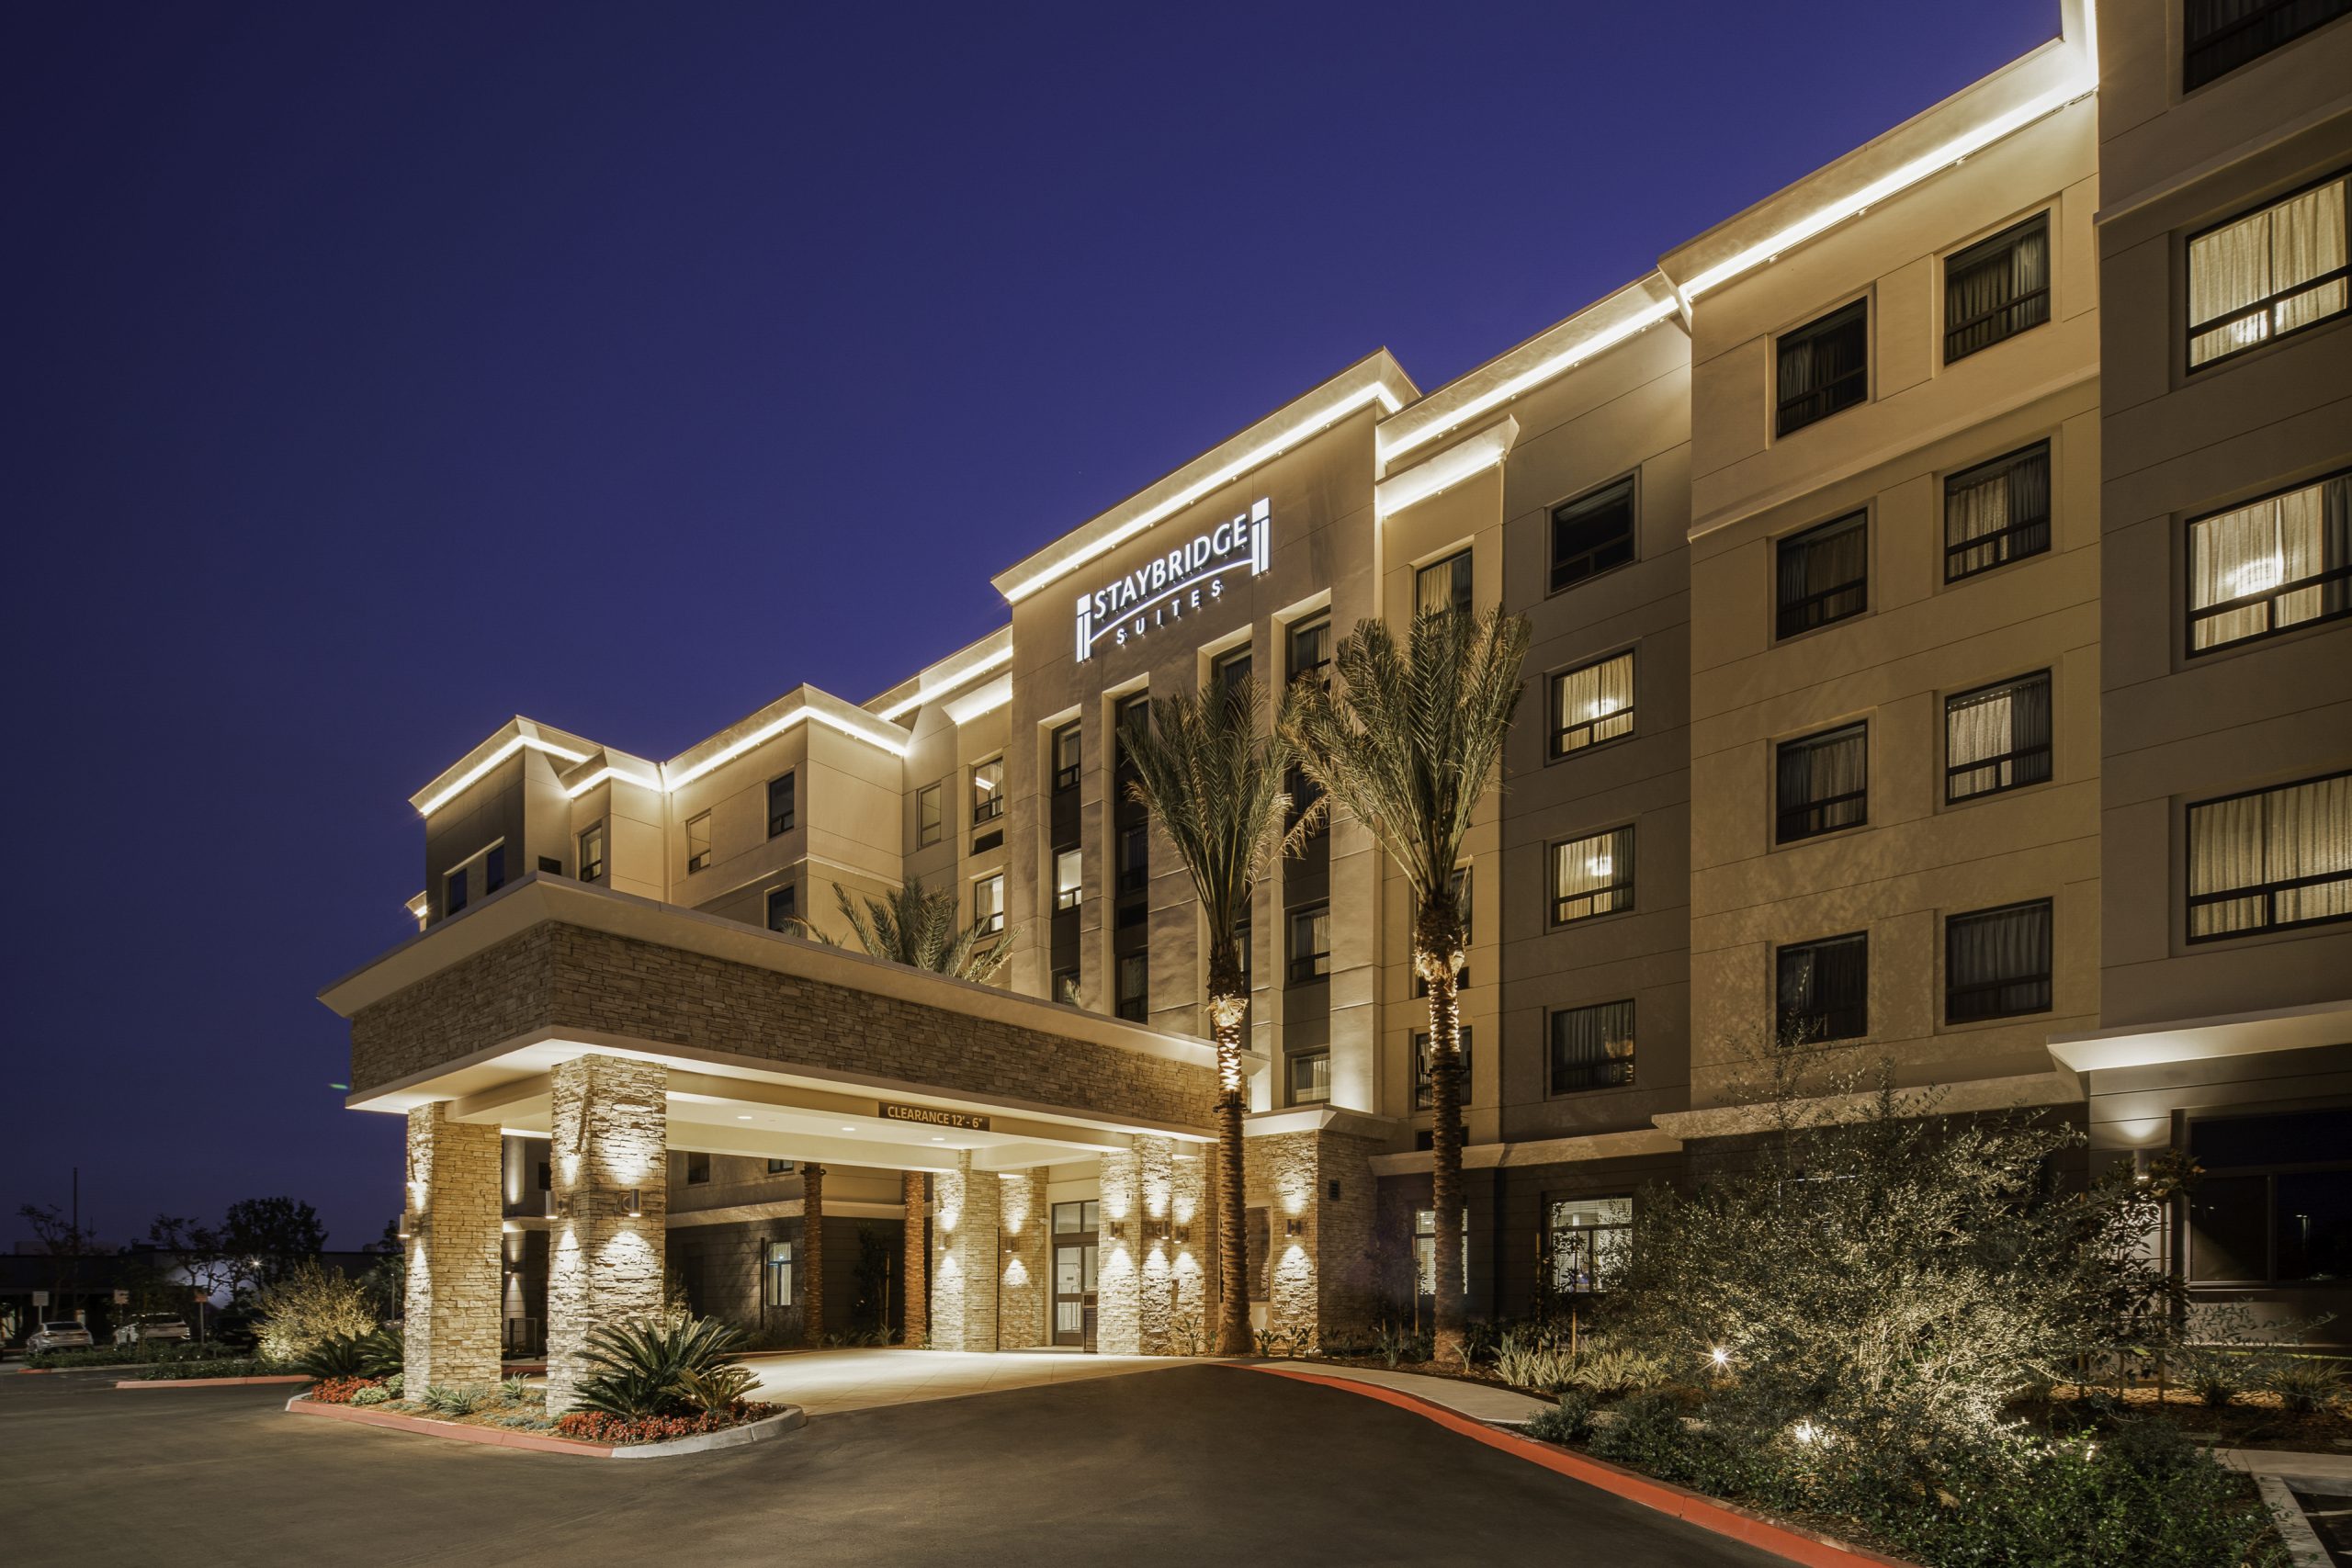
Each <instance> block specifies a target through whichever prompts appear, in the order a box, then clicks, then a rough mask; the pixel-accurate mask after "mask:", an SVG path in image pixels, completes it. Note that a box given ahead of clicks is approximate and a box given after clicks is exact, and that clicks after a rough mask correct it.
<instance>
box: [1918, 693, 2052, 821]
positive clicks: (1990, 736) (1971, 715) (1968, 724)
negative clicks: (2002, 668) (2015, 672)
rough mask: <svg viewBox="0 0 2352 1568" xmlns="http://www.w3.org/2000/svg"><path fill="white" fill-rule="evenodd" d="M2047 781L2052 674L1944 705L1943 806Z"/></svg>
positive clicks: (1956, 696) (1951, 699)
mask: <svg viewBox="0 0 2352 1568" xmlns="http://www.w3.org/2000/svg"><path fill="white" fill-rule="evenodd" d="M2049 777H2050V671H2047V670H2037V671H2034V672H2033V673H2032V674H2030V675H2020V676H2018V678H2017V679H2016V680H2014V681H2003V682H1998V683H1997V684H1995V685H1990V686H1979V687H1977V688H1976V689H1975V690H1974V691H1972V692H1960V693H1956V694H1953V695H1951V696H1949V697H1946V698H1945V699H1944V800H1945V802H1946V803H1947V804H1951V803H1952V802H1956V801H1962V800H1973V799H1974V798H1975V797H1976V796H1978V795H1998V794H1999V793H2000V792H2001V791H2003V790H2005V789H2020V788H2023V787H2024V786H2025V785H2027V784H2041V782H2042V781H2043V780H2045V779H2047V778H2049Z"/></svg>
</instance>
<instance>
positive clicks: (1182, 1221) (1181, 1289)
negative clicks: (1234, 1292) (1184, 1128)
mask: <svg viewBox="0 0 2352 1568" xmlns="http://www.w3.org/2000/svg"><path fill="white" fill-rule="evenodd" d="M1135 1151H1136V1152H1135V1160H1136V1200H1137V1210H1138V1213H1139V1215H1140V1219H1141V1233H1142V1235H1141V1244H1140V1246H1139V1247H1138V1248H1137V1250H1136V1277H1137V1286H1138V1288H1137V1292H1136V1296H1137V1302H1136V1307H1137V1318H1138V1330H1137V1334H1136V1341H1137V1346H1138V1348H1140V1349H1141V1350H1142V1352H1143V1353H1144V1354H1145V1355H1147V1356H1180V1355H1184V1354H1186V1353H1188V1352H1190V1351H1193V1350H1194V1349H1196V1348H1206V1346H1207V1342H1208V1340H1209V1338H1210V1335H1209V1326H1210V1325H1209V1324H1208V1321H1207V1319H1206V1317H1205V1315H1204V1307H1205V1305H1206V1299H1207V1298H1206V1290H1207V1276H1206V1272H1205V1268H1206V1259H1207V1243H1208V1226H1207V1224H1206V1216H1205V1215H1204V1213H1203V1211H1204V1208H1205V1207H1206V1203H1205V1198H1206V1190H1205V1184H1206V1181H1207V1166H1206V1164H1205V1162H1204V1160H1203V1158H1202V1156H1201V1150H1200V1145H1196V1144H1182V1143H1179V1142H1177V1141H1176V1140H1175V1139H1173V1138H1152V1137H1140V1136H1139V1137H1137V1138H1136V1141H1135ZM1180 1232H1181V1233H1182V1240H1179V1239H1178V1233H1180Z"/></svg>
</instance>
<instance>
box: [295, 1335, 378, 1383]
mask: <svg viewBox="0 0 2352 1568" xmlns="http://www.w3.org/2000/svg"><path fill="white" fill-rule="evenodd" d="M294 1370H295V1371H298V1372H301V1373H304V1374H306V1375H307V1376H310V1377H314V1378H318V1379H320V1380H322V1381H324V1380H325V1379H328V1378H358V1377H368V1376H369V1375H371V1374H372V1373H373V1372H374V1371H375V1369H374V1368H373V1367H371V1366H370V1365H369V1364H368V1341H367V1340H366V1339H364V1338H362V1337H359V1336H357V1335H354V1334H338V1335H335V1336H334V1337H332V1338H327V1339H322V1340H320V1341H319V1342H318V1343H317V1344H315V1345H313V1346H311V1348H309V1349H307V1350H305V1351H303V1352H302V1353H301V1354H300V1355H299V1356H297V1357H295V1358H294Z"/></svg>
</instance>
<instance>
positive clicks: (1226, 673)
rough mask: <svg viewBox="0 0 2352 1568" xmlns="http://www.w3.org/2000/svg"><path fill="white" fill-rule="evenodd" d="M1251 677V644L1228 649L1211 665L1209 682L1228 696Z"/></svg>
mask: <svg viewBox="0 0 2352 1568" xmlns="http://www.w3.org/2000/svg"><path fill="white" fill-rule="evenodd" d="M1248 679H1250V645H1249V644H1248V643H1246V642H1245V643H1243V644H1242V645H1241V646H1240V647H1239V648H1234V649H1227V650H1226V651H1225V652H1223V653H1220V654H1218V655H1217V656H1216V660H1215V661H1214V662H1212V663H1211V664H1210V665H1209V684H1210V685H1212V686H1214V687H1215V688H1216V690H1217V691H1218V692H1219V693H1220V694H1224V695H1227V696H1230V695H1232V694H1233V689H1234V688H1235V687H1237V686H1238V685H1240V684H1241V682H1244V681H1247V680H1248Z"/></svg>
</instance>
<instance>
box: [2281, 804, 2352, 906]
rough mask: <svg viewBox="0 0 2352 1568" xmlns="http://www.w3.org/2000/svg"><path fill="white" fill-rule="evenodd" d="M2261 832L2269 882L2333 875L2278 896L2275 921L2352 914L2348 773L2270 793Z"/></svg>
mask: <svg viewBox="0 0 2352 1568" xmlns="http://www.w3.org/2000/svg"><path fill="white" fill-rule="evenodd" d="M2264 798H2266V799H2267V801H2268V802H2269V803H2270V810H2269V821H2268V824H2267V828H2268V831H2267V833H2266V834H2265V836H2264V837H2265V844H2264V848H2265V850H2266V852H2267V856H2266V858H2267V862H2268V865H2267V871H2268V876H2267V880H2268V881H2271V882H2291V881H2293V880H2295V879H2296V878H2298V877H2304V876H2333V877H2335V881H2332V882H2323V883H2320V884H2318V885H2317V886H2311V887H2290V888H2286V889H2283V890H2282V891H2280V892H2279V894H2278V911H2277V913H2278V923H2279V924H2280V925H2287V924H2290V923H2291V922H2293V921H2296V920H2325V919H2337V918H2339V917H2341V916H2345V915H2352V773H2345V774H2338V775H2337V776H2336V777H2335V778H2332V779H2314V780H2312V782H2311V783H2310V784H2295V785H2293V786H2291V787H2290V788H2287V789H2281V790H2273V791H2271V792H2270V794H2269V795H2267V796H2266V797H2264Z"/></svg>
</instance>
